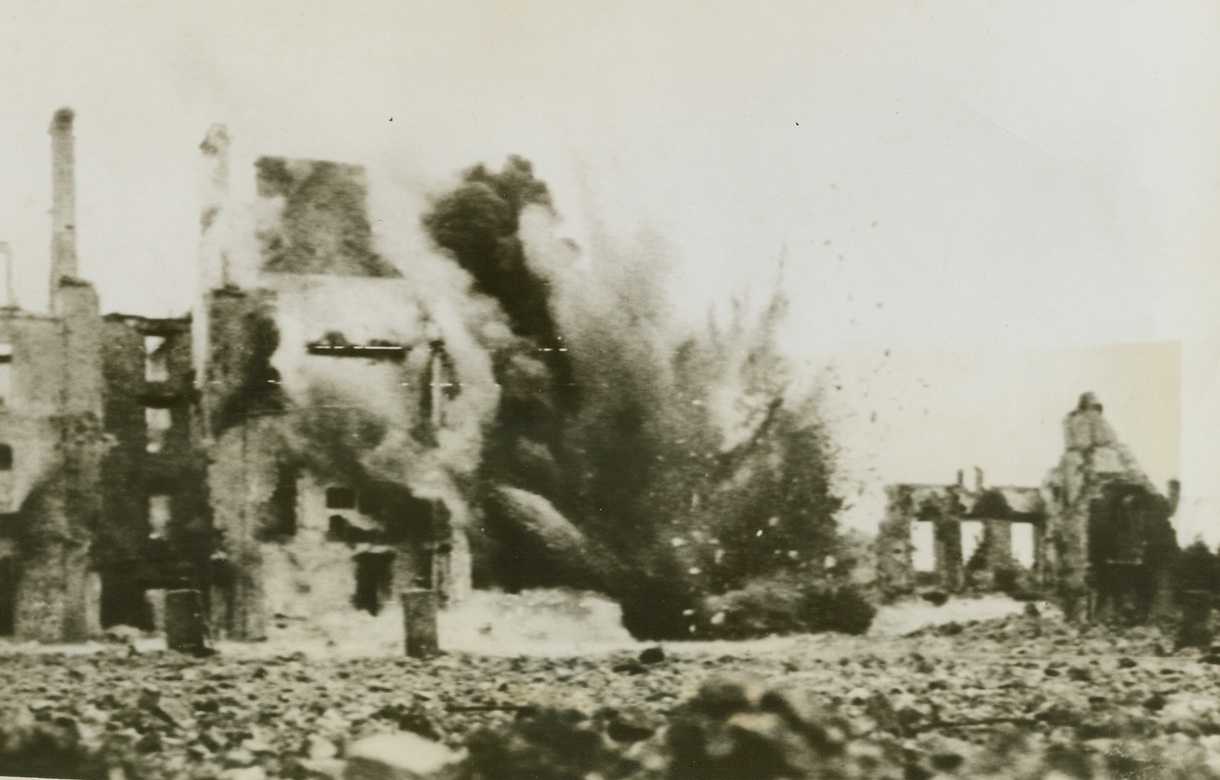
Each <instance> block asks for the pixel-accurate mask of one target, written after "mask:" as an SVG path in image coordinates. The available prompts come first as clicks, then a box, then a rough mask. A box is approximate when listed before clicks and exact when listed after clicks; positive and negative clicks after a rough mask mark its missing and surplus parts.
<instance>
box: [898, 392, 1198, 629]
mask: <svg viewBox="0 0 1220 780" xmlns="http://www.w3.org/2000/svg"><path fill="white" fill-rule="evenodd" d="M886 492H887V495H888V498H889V504H888V508H887V512H886V517H885V519H884V520H883V521H882V524H881V528H880V532H879V533H878V537H877V571H878V584H879V586H880V588H881V590H882V592H883V593H884V594H885V595H886V596H887V597H890V598H893V597H896V596H901V595H904V594H907V593H911V592H913V591H914V590H915V589H916V586H917V585H919V584H920V583H918V582H917V581H916V577H915V575H914V567H913V565H912V547H911V530H912V526H913V524H914V523H917V522H931V523H934V524H935V526H934V527H935V532H934V539H935V544H934V547H935V549H934V553H935V557H936V567H935V578H934V579H935V582H934V584H935V586H936V587H938V588H940V589H942V590H944V591H946V592H957V591H959V590H962V589H967V590H976V591H980V590H981V591H987V590H997V589H998V590H1008V591H1010V592H1011V591H1012V590H1013V589H1014V588H1015V589H1016V590H1020V591H1026V592H1028V591H1030V590H1031V589H1033V590H1041V591H1043V592H1044V593H1045V594H1046V595H1048V596H1053V597H1054V598H1055V599H1056V600H1057V601H1058V602H1059V604H1060V605H1061V606H1062V608H1063V609H1064V612H1065V614H1067V616H1068V617H1069V618H1070V619H1074V620H1084V619H1089V618H1095V619H1103V620H1104V619H1110V618H1115V617H1119V616H1122V617H1123V618H1124V619H1129V620H1131V619H1134V620H1149V619H1156V618H1157V617H1158V616H1163V615H1165V614H1167V613H1168V612H1169V610H1170V609H1171V604H1170V602H1171V596H1170V593H1171V580H1172V577H1171V572H1172V569H1173V566H1174V561H1175V560H1176V556H1177V551H1178V547H1177V542H1176V539H1175V536H1174V531H1173V527H1172V526H1171V525H1170V522H1169V518H1170V517H1172V515H1173V513H1174V511H1175V508H1176V505H1177V496H1178V492H1179V486H1178V484H1177V483H1176V482H1173V483H1171V484H1170V486H1169V491H1168V493H1167V495H1162V494H1160V493H1159V492H1157V490H1156V488H1155V487H1154V486H1153V485H1152V483H1151V482H1150V481H1149V480H1148V477H1147V476H1146V475H1145V474H1144V472H1143V471H1142V470H1141V469H1140V467H1139V465H1138V463H1137V462H1136V460H1135V457H1134V456H1133V455H1132V454H1131V452H1130V451H1129V450H1128V449H1127V448H1126V447H1125V446H1124V445H1123V444H1122V443H1120V442H1119V440H1118V437H1117V435H1116V434H1115V432H1114V430H1113V428H1111V427H1110V424H1109V423H1108V422H1107V421H1106V419H1105V418H1104V417H1103V416H1102V406H1101V404H1100V403H1099V402H1098V400H1097V398H1096V397H1095V396H1094V395H1093V394H1092V393H1085V394H1084V395H1083V396H1081V398H1080V402H1079V404H1078V406H1077V408H1076V409H1075V410H1073V411H1072V412H1071V413H1070V414H1069V415H1068V416H1067V418H1066V419H1065V420H1064V453H1063V456H1062V457H1061V458H1060V461H1059V463H1058V464H1057V465H1056V466H1055V467H1054V468H1053V469H1051V471H1050V473H1049V474H1048V475H1047V478H1046V480H1045V481H1044V483H1043V485H1042V487H1041V488H1032V487H984V486H983V485H982V481H981V479H980V480H979V481H978V483H977V484H976V485H975V487H974V489H973V490H970V489H967V488H965V487H964V486H963V485H962V482H961V476H960V473H959V476H958V481H957V483H956V484H952V485H891V486H888V487H887V488H886ZM970 520H979V521H982V524H983V537H982V542H981V544H980V545H979V547H978V548H977V549H976V550H975V552H974V554H973V555H972V556H971V557H970V560H969V561H966V562H965V565H964V569H963V565H962V560H961V524H962V522H965V521H970ZM1014 523H1027V524H1029V525H1030V526H1032V528H1033V534H1032V537H1033V546H1034V561H1033V565H1032V566H1031V567H1024V566H1021V565H1019V563H1018V562H1017V561H1016V560H1015V556H1014V553H1013V524H1014Z"/></svg>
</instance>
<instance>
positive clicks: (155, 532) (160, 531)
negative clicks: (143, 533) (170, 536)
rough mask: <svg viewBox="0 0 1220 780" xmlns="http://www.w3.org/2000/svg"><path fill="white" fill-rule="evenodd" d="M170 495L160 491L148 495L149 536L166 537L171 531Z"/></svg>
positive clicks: (154, 537) (151, 537)
mask: <svg viewBox="0 0 1220 780" xmlns="http://www.w3.org/2000/svg"><path fill="white" fill-rule="evenodd" d="M169 520H170V497H169V496H167V495H165V494H163V493H158V494H155V495H151V496H149V497H148V538H149V539H164V538H165V535H166V533H168V531H169Z"/></svg>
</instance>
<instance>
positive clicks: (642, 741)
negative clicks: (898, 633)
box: [0, 610, 1220, 780]
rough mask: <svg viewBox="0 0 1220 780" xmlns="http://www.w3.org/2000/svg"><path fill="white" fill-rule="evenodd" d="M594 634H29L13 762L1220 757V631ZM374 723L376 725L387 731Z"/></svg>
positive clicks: (968, 761) (675, 767) (509, 776)
mask: <svg viewBox="0 0 1220 780" xmlns="http://www.w3.org/2000/svg"><path fill="white" fill-rule="evenodd" d="M645 650H646V652H641V650H640V648H638V647H635V648H632V649H630V650H628V649H622V650H617V651H609V652H605V653H601V654H589V655H584V656H579V657H546V656H533V657H530V656H516V657H507V656H500V657H493V656H476V655H467V654H449V655H444V656H441V657H439V658H436V659H433V660H430V661H420V660H415V659H408V658H399V657H378V658H330V659H327V658H317V657H315V658H310V657H308V656H306V655H304V654H303V653H292V654H284V653H281V654H277V655H271V656H266V657H261V658H255V657H246V658H235V657H231V656H226V655H225V654H223V653H222V654H221V655H218V656H215V657H212V658H208V659H197V658H192V657H189V656H182V655H179V654H172V653H166V652H136V653H134V654H133V653H132V652H131V650H130V646H113V647H110V648H107V649H105V650H103V651H100V652H95V653H93V654H77V655H51V654H30V653H21V652H12V653H10V654H8V655H6V656H4V658H3V663H2V664H0V678H2V679H0V689H3V690H4V691H6V692H7V693H8V696H7V697H6V701H5V703H4V705H3V709H4V712H3V717H2V720H0V774H10V775H12V774H17V775H21V774H24V775H36V774H38V773H42V774H43V775H44V776H47V775H50V776H58V777H98V778H117V777H125V778H160V777H188V778H205V777H216V778H226V779H227V780H258V778H272V777H291V778H325V777H350V778H369V777H377V778H382V777H385V778H436V779H438V780H439V779H441V778H447V779H450V780H475V778H496V779H497V780H513V779H514V778H522V780H524V778H530V779H531V780H559V779H560V778H604V779H605V780H609V779H610V778H631V779H632V780H660V779H661V778H672V779H674V780H686V779H689V780H695V778H700V779H702V778H712V779H714V778H725V779H728V778H733V779H735V780H744V779H746V778H781V777H783V778H888V777H893V778H912V777H914V778H934V777H971V778H980V777H981V778H1044V777H1069V778H1070V777H1080V778H1085V777H1090V778H1108V777H1114V778H1118V777H1133V776H1138V777H1211V776H1220V759H1217V758H1216V757H1215V756H1217V755H1218V754H1220V697H1218V696H1217V694H1216V691H1217V690H1220V663H1218V662H1217V659H1220V648H1217V649H1215V650H1205V651H1202V652H1200V651H1198V650H1194V649H1189V650H1182V651H1175V650H1174V643H1173V639H1172V637H1168V636H1165V635H1163V634H1162V633H1161V632H1160V631H1158V630H1157V629H1156V628H1152V627H1138V628H1131V629H1105V628H1101V627H1078V626H1073V625H1068V624H1065V623H1064V622H1063V621H1062V620H1060V619H1059V618H1057V617H1048V616H1038V615H1037V614H1035V611H1033V610H1031V611H1030V614H1028V615H1020V616H1016V615H1013V616H1008V617H1005V618H1001V619H994V620H987V621H975V622H954V623H948V624H945V625H941V626H936V627H929V628H925V629H922V630H919V631H916V632H913V633H912V634H909V635H907V636H903V637H889V638H885V639H884V640H879V639H877V638H861V637H844V636H829V635H823V636H817V637H808V636H803V637H790V638H786V639H783V640H782V641H780V640H775V641H771V642H758V643H730V642H720V643H697V644H691V645H684V644H673V645H667V646H665V647H664V648H663V649H662V650H659V651H658V650H657V649H655V648H645ZM368 740H373V741H372V742H370V741H368Z"/></svg>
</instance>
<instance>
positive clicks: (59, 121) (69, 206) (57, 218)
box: [50, 108, 77, 294]
mask: <svg viewBox="0 0 1220 780" xmlns="http://www.w3.org/2000/svg"><path fill="white" fill-rule="evenodd" d="M73 118H74V115H73V113H72V109H70V108H61V109H59V110H58V111H56V112H55V116H54V118H53V119H52V120H51V129H50V133H51V292H52V294H54V292H55V290H57V289H59V285H60V281H61V280H62V279H63V278H64V277H70V278H75V277H76V276H77V271H76V170H75V169H76V153H75V151H74V148H73V147H74V145H75V137H74V136H73V135H72V120H73Z"/></svg>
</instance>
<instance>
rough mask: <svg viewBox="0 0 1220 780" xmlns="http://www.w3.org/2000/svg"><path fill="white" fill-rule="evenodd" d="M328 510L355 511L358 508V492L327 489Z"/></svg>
mask: <svg viewBox="0 0 1220 780" xmlns="http://www.w3.org/2000/svg"><path fill="white" fill-rule="evenodd" d="M326 508H327V509H355V508H356V491H354V490H352V489H351V488H345V487H332V488H327V489H326Z"/></svg>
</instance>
